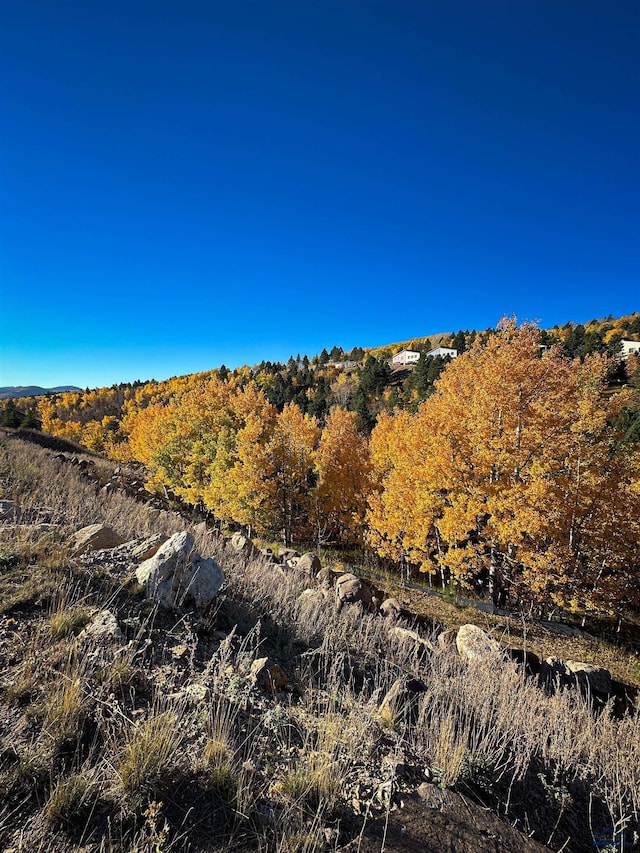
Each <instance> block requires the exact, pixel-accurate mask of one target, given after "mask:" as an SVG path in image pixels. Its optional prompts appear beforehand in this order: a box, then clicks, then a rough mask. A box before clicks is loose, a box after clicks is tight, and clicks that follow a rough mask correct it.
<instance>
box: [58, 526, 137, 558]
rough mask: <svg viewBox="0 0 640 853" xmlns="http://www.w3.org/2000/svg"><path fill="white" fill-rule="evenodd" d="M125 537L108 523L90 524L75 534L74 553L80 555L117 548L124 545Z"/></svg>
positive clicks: (75, 555)
mask: <svg viewBox="0 0 640 853" xmlns="http://www.w3.org/2000/svg"><path fill="white" fill-rule="evenodd" d="M123 542H124V537H123V536H121V535H120V534H119V533H116V531H115V530H113V529H112V528H111V527H107V525H106V524H90V525H88V526H87V527H83V528H82V529H81V530H78V531H77V532H76V533H75V534H74V536H73V542H72V546H71V547H72V554H73V556H74V557H78V556H80V555H81V554H86V553H87V551H99V550H101V549H103V548H115V547H116V546H117V545H122V543H123Z"/></svg>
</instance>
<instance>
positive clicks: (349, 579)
mask: <svg viewBox="0 0 640 853" xmlns="http://www.w3.org/2000/svg"><path fill="white" fill-rule="evenodd" d="M336 599H337V602H338V607H342V605H343V604H358V603H359V604H361V605H362V606H363V607H365V608H368V607H370V606H371V590H370V589H369V586H368V585H367V584H366V583H364V581H362V580H361V579H360V578H358V577H356V576H355V575H352V574H351V573H350V572H345V573H344V574H343V575H340V577H339V578H338V580H337V581H336Z"/></svg>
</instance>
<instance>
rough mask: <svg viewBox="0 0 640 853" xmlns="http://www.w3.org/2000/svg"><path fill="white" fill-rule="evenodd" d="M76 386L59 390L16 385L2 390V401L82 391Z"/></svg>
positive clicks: (68, 386)
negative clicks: (12, 398)
mask: <svg viewBox="0 0 640 853" xmlns="http://www.w3.org/2000/svg"><path fill="white" fill-rule="evenodd" d="M81 390H82V388H77V387H76V386H75V385H60V386H58V387H57V388H41V387H40V386H39V385H16V386H11V385H8V386H5V387H4V388H0V400H9V399H10V398H11V397H39V396H41V395H42V394H62V393H63V392H64V391H81Z"/></svg>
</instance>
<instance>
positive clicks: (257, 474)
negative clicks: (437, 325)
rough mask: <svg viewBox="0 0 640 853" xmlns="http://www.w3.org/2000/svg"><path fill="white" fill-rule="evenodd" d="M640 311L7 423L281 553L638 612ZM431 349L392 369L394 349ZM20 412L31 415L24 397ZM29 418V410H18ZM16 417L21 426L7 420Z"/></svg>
mask: <svg viewBox="0 0 640 853" xmlns="http://www.w3.org/2000/svg"><path fill="white" fill-rule="evenodd" d="M634 337H636V338H637V337H640V314H634V315H631V316H629V317H624V318H619V319H617V320H614V319H610V320H606V321H602V322H596V321H594V322H592V323H589V324H587V325H586V326H581V325H573V324H566V325H565V326H562V327H555V328H553V329H551V330H540V329H538V328H536V327H535V326H533V325H529V324H525V325H523V326H520V327H517V325H516V324H515V322H513V321H504V322H503V323H502V324H501V325H500V327H499V328H497V329H490V330H486V331H484V332H482V333H476V332H475V331H472V332H467V331H459V332H458V333H456V334H455V335H454V334H452V335H450V336H449V337H448V338H447V337H442V336H440V340H439V341H438V343H441V344H444V345H451V346H454V347H455V348H456V349H457V350H458V353H459V357H458V358H456V359H455V360H454V361H451V360H450V359H449V358H446V359H442V358H429V357H427V356H426V352H428V350H429V349H430V348H431V346H432V345H433V343H434V342H433V341H431V340H428V339H424V340H422V341H419V342H416V341H413V342H405V343H404V344H397V345H395V346H394V347H393V350H390V351H389V352H380V351H377V352H376V353H374V354H372V353H365V351H364V350H362V349H358V348H356V349H355V350H352V351H351V352H350V353H345V352H344V351H343V350H341V349H340V348H339V347H334V348H333V350H332V351H331V352H327V351H326V350H324V351H323V352H322V353H321V354H320V355H319V356H314V357H313V358H311V359H309V358H308V357H307V356H303V357H300V356H297V357H292V358H290V359H289V361H288V362H287V364H286V365H283V364H279V363H271V362H262V363H261V364H258V365H256V366H255V367H253V368H249V367H243V368H240V369H236V370H234V371H230V370H228V369H227V368H225V367H224V366H223V367H221V368H219V369H217V370H212V371H209V372H206V373H200V374H194V375H190V376H182V377H176V378H172V379H169V380H166V381H163V382H155V381H152V382H147V383H144V384H143V383H134V384H133V385H119V386H113V387H111V388H103V389H96V390H88V389H87V390H86V391H84V392H72V393H66V394H60V395H52V396H49V397H45V398H39V399H37V400H35V401H26V403H23V402H22V401H12V402H11V403H9V404H8V405H7V408H5V410H4V415H3V417H4V424H5V425H9V426H18V425H20V421H21V419H22V418H24V417H27V418H28V422H30V423H33V421H34V420H37V421H39V422H40V425H41V428H42V429H43V430H44V431H46V432H48V433H51V434H53V435H56V436H62V437H65V438H68V439H72V440H74V441H77V442H80V443H82V444H84V445H85V446H86V447H88V448H89V449H92V450H97V451H104V452H106V453H107V454H108V455H109V456H110V457H111V458H112V459H114V460H118V461H120V462H129V461H136V462H140V463H143V464H144V465H145V467H146V470H147V472H148V488H149V489H152V490H157V491H159V492H161V493H167V494H168V493H172V494H174V495H176V496H177V497H179V498H181V499H182V500H183V501H185V502H188V503H190V504H193V505H197V506H199V507H201V508H202V509H206V510H207V511H209V512H210V513H211V514H212V515H213V516H214V517H215V518H216V519H218V520H219V521H220V523H222V524H231V525H242V526H244V527H246V528H248V529H250V530H251V532H252V533H254V534H259V535H262V536H264V537H278V538H280V539H281V540H283V541H284V542H285V543H286V544H292V543H312V544H314V545H315V546H316V547H320V546H321V545H323V544H326V543H332V544H334V545H336V546H354V545H358V546H361V547H367V548H368V549H370V551H372V552H374V553H376V554H377V555H379V556H380V557H381V558H383V559H386V560H389V561H392V563H393V564H394V565H396V566H404V565H409V566H414V567H419V568H420V569H421V570H423V571H425V572H428V573H432V574H435V573H437V574H438V575H439V576H440V577H441V578H442V580H443V581H445V580H448V579H450V578H452V579H454V580H455V581H456V582H457V583H460V584H463V585H467V586H471V587H474V588H481V589H484V588H489V590H490V592H491V594H492V596H493V598H494V600H495V601H496V602H500V601H504V600H506V598H507V597H509V596H517V597H518V598H519V599H520V600H524V601H532V602H540V601H549V602H553V603H555V604H558V605H561V606H563V607H569V608H573V609H576V610H581V611H584V610H589V609H595V610H598V611H602V612H606V613H614V612H615V613H618V611H619V610H620V607H621V604H620V602H624V603H625V606H628V605H634V606H635V605H640V578H639V571H638V567H639V566H640V545H639V543H640V521H639V519H640V479H639V477H638V471H639V470H640V465H639V462H640V456H639V451H640V443H639V439H640V367H639V364H638V359H637V357H636V356H633V355H632V356H630V357H629V358H628V359H627V360H621V359H620V358H617V357H616V353H617V351H618V349H619V344H620V341H621V339H623V338H634ZM405 344H410V345H411V346H413V347H414V348H419V349H420V351H421V352H422V355H421V358H420V361H419V362H418V364H417V365H416V366H415V367H414V368H413V369H410V368H402V369H397V368H393V369H392V368H391V367H390V365H389V362H388V360H387V358H388V356H390V355H391V354H393V351H394V350H395V351H397V350H398V349H401V348H403V346H405ZM19 404H20V405H19ZM20 406H22V410H21V409H20ZM12 418H13V420H11V419H12Z"/></svg>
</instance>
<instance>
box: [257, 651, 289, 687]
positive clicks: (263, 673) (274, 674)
mask: <svg viewBox="0 0 640 853" xmlns="http://www.w3.org/2000/svg"><path fill="white" fill-rule="evenodd" d="M249 677H250V678H251V680H252V681H253V682H254V684H256V685H257V686H258V687H260V688H261V689H262V690H264V691H265V693H275V692H276V690H282V689H283V688H284V687H286V686H287V684H288V681H289V680H288V678H287V674H286V673H285V671H284V670H283V669H282V667H281V666H280V664H278V663H274V662H273V661H272V660H270V659H269V658H257V659H256V660H254V662H253V663H252V664H251V670H250V672H249Z"/></svg>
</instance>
